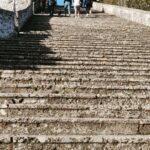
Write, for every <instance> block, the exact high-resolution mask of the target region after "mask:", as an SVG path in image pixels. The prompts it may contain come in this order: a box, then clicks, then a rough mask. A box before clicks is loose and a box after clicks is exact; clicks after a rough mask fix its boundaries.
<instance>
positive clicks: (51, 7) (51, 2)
mask: <svg viewBox="0 0 150 150" xmlns="http://www.w3.org/2000/svg"><path fill="white" fill-rule="evenodd" d="M55 6H56V1H55V0H48V9H49V13H50V16H53V14H54V8H55Z"/></svg>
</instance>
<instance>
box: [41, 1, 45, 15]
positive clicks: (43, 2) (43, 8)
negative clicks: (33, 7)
mask: <svg viewBox="0 0 150 150" xmlns="http://www.w3.org/2000/svg"><path fill="white" fill-rule="evenodd" d="M41 3H42V9H41V11H42V12H45V7H46V0H41Z"/></svg>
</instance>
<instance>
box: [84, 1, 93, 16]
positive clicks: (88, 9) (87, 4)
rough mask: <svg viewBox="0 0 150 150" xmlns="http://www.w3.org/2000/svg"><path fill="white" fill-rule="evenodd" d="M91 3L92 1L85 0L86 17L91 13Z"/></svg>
mask: <svg viewBox="0 0 150 150" xmlns="http://www.w3.org/2000/svg"><path fill="white" fill-rule="evenodd" d="M92 3H93V2H92V0H85V9H86V15H87V16H88V15H89V13H91V8H92Z"/></svg>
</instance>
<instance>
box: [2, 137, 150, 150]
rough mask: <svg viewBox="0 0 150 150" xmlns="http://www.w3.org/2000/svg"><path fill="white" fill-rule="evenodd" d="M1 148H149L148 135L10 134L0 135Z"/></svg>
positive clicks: (62, 149) (138, 149) (149, 140)
mask: <svg viewBox="0 0 150 150" xmlns="http://www.w3.org/2000/svg"><path fill="white" fill-rule="evenodd" d="M0 142H1V145H0V148H2V149H10V147H11V148H14V149H24V150H25V149H28V150H33V149H35V150H36V149H38V150H54V149H61V150H70V149H73V150H79V149H84V150H92V149H98V150H102V149H103V150H108V149H110V148H111V150H126V149H131V148H132V149H136V150H141V149H149V146H150V138H149V135H126V136H123V135H117V136H116V135H49V136H47V135H10V134H7V135H6V134H3V135H1V136H0Z"/></svg>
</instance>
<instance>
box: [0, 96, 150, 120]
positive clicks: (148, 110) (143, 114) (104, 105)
mask: <svg viewBox="0 0 150 150" xmlns="http://www.w3.org/2000/svg"><path fill="white" fill-rule="evenodd" d="M0 100H2V99H1V98H0ZM15 100H16V101H17V99H15V98H14V99H13V98H12V100H10V101H8V100H7V101H6V99H5V101H4V103H5V104H2V105H1V107H0V116H7V117H26V116H28V117H39V116H40V117H67V118H68V117H71V118H75V117H78V118H90V117H91V118H94V117H100V118H122V119H123V118H124V119H127V118H132V119H133V118H134V119H150V117H149V116H150V106H149V104H148V103H147V101H146V102H145V101H143V102H142V101H139V100H138V101H136V103H137V104H133V102H132V103H131V102H128V103H130V104H126V105H125V106H124V104H123V102H126V101H127V100H124V101H123V100H122V101H121V100H120V101H121V102H119V103H118V102H117V100H116V101H113V100H109V99H106V100H107V102H105V101H102V100H98V99H97V100H96V99H93V100H94V102H88V101H87V104H86V105H81V104H80V103H81V102H80V101H81V100H76V103H75V101H74V103H75V104H63V105H59V104H49V103H50V102H51V101H49V102H47V103H44V104H43V103H42V102H43V101H44V100H43V101H42V100H41V101H39V102H36V103H35V104H34V103H28V104H26V103H23V104H11V103H12V102H16V101H15ZM21 100H22V101H26V99H24V98H20V103H21ZM31 100H32V99H31ZM33 100H34V101H35V99H33ZM33 100H32V102H33ZM133 100H134V99H133ZM57 101H58V100H57ZM130 101H131V100H130ZM134 101H135V100H134ZM96 102H97V106H96V105H94V103H96ZM141 103H142V104H141ZM91 104H92V105H91ZM115 104H116V105H117V104H118V106H116V105H115Z"/></svg>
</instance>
